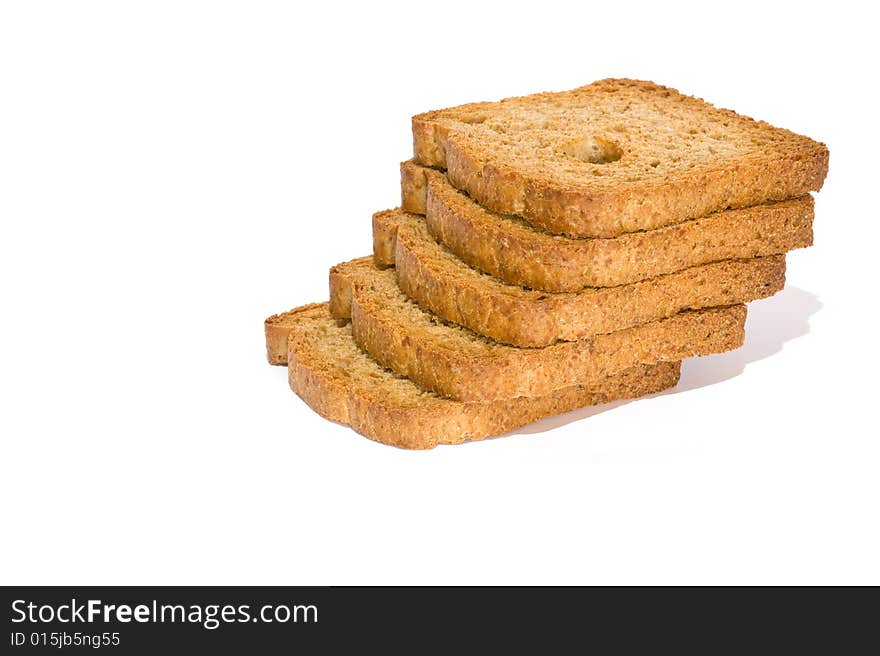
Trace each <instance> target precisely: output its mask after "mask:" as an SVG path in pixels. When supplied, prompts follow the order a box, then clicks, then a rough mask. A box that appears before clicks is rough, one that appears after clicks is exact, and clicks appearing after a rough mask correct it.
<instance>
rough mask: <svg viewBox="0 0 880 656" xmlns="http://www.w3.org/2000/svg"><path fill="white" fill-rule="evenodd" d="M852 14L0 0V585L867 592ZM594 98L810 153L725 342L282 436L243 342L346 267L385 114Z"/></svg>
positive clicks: (864, 370) (873, 206)
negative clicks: (732, 337)
mask: <svg viewBox="0 0 880 656" xmlns="http://www.w3.org/2000/svg"><path fill="white" fill-rule="evenodd" d="M780 4H781V3H780ZM868 6H870V3H853V4H852V5H848V4H847V3H842V2H834V3H819V4H816V5H811V4H805V3H791V5H790V6H788V7H782V6H779V7H777V4H776V3H769V2H761V3H747V2H739V3H735V4H729V3H728V4H726V5H723V6H722V5H719V6H718V7H719V8H718V9H717V10H716V9H714V8H713V7H714V5H712V4H711V3H697V4H694V5H693V6H676V5H674V4H670V3H668V2H650V3H645V4H644V5H640V6H627V5H626V4H625V3H620V2H615V3H601V4H598V3H581V2H578V3H571V4H570V5H565V4H558V3H554V2H548V1H544V0H542V1H541V2H539V3H531V4H523V5H518V4H516V3H512V2H505V3H502V4H499V5H497V6H492V7H489V6H488V5H487V6H485V7H484V6H483V5H482V4H481V3H474V2H468V3H454V2H442V3H431V2H412V3H397V4H395V5H392V6H385V7H381V6H380V5H379V4H377V3H375V2H369V3H358V4H356V5H352V6H349V7H346V6H337V5H334V4H333V3H329V2H317V3H303V2H283V3H282V2H278V3H272V2H216V1H215V2H157V1H155V0H154V1H153V2H76V3H74V2H54V3H53V2H39V3H37V2H6V3H3V4H2V9H0V222H2V238H0V275H2V301H3V302H2V306H0V311H2V313H3V320H2V339H0V356H2V365H0V370H2V388H0V394H2V397H0V404H2V410H0V432H2V461H0V492H2V496H0V504H2V517H0V532H2V537H0V582H2V583H6V584H11V583H22V584H38V583H40V584H50V583H55V584H61V583H68V584H86V583H89V584H123V583H125V584H134V583H144V584H146V583H157V584H158V583H168V584H199V583H202V584H233V583H234V584H244V583H248V584H339V583H734V584H736V583H869V582H870V583H874V584H877V583H880V564H878V563H880V559H878V556H877V555H878V553H880V531H878V498H880V476H878V465H880V462H878V460H880V458H878V456H880V443H878V429H877V423H878V422H877V412H878V406H880V404H878V402H877V399H876V393H877V387H878V364H880V363H878V358H877V350H876V349H877V346H876V343H877V334H876V326H877V323H876V308H875V303H876V301H877V293H876V287H875V285H876V282H877V274H876V266H877V261H878V250H877V248H878V240H880V231H878V219H880V217H878V211H877V203H876V199H875V198H874V195H875V193H876V187H877V185H876V177H877V173H876V171H877V167H878V157H880V155H878V153H880V148H878V147H880V144H878V136H877V135H878V129H877V117H876V112H877V104H876V102H875V100H874V99H875V94H876V93H877V89H876V86H877V85H876V81H877V78H876V62H877V61H878V55H880V53H878V48H877V45H876V42H877V41H876V34H875V29H874V28H875V27H876V21H875V20H874V19H873V18H871V17H869V16H868V15H867V14H865V13H862V12H863V10H862V9H859V7H868ZM609 76H626V77H634V78H644V79H653V80H655V81H657V82H661V83H664V84H668V85H670V86H673V87H676V88H679V89H680V90H682V91H684V92H686V93H692V94H696V95H699V96H702V97H704V98H706V99H708V100H710V101H712V102H714V103H716V104H718V105H721V106H724V107H730V108H733V109H736V110H738V111H740V112H741V113H745V114H747V115H750V116H754V117H757V118H761V119H765V120H767V121H770V122H771V123H774V124H777V125H781V126H784V127H787V128H790V129H792V130H795V131H797V132H800V133H803V134H807V135H809V136H811V137H813V138H815V139H818V140H821V141H824V142H826V143H827V144H828V145H829V147H830V149H831V172H830V174H829V176H828V179H827V182H826V185H825V189H824V190H823V191H822V193H821V194H819V195H818V197H817V206H816V211H817V218H816V224H815V238H816V245H815V247H813V248H811V249H809V250H803V251H798V252H795V253H793V254H792V255H791V256H790V257H789V273H788V288H787V289H786V290H785V291H784V292H783V293H781V294H779V295H777V296H776V297H774V298H772V299H769V300H765V301H761V302H759V303H754V304H753V305H752V306H751V309H750V318H749V323H748V326H747V330H748V339H747V343H746V346H745V347H744V348H743V349H741V350H739V351H737V352H733V353H729V354H726V355H722V356H717V357H711V358H705V359H702V360H699V361H696V362H689V363H687V364H686V366H685V367H684V371H683V380H682V383H681V384H680V386H679V387H678V389H676V390H675V391H673V392H670V393H667V394H663V395H660V396H657V397H654V398H651V399H646V400H641V401H637V402H632V403H625V404H618V405H617V406H616V407H611V408H603V409H601V410H600V411H596V410H592V411H586V412H580V413H573V414H569V415H567V416H564V417H562V418H557V419H552V420H548V421H545V422H543V423H542V424H539V425H538V426H537V427H529V428H527V429H524V430H521V431H517V432H516V434H515V435H513V436H508V437H505V438H503V439H495V440H489V441H486V442H482V443H475V444H470V445H464V446H460V447H441V448H438V449H435V450H433V451H430V452H406V451H401V450H396V449H393V448H390V447H386V446H382V445H379V444H375V443H372V442H370V441H368V440H366V439H363V438H362V437H360V436H358V435H357V434H355V433H354V432H353V431H351V430H350V429H348V428H346V427H343V426H337V425H334V424H332V423H330V422H327V421H325V420H323V419H320V418H319V417H317V416H316V415H315V414H314V413H313V412H311V411H310V410H309V409H308V408H307V407H306V406H305V405H304V404H303V403H302V402H301V401H300V400H299V399H298V398H297V397H296V396H295V395H294V394H293V393H291V391H290V390H289V388H288V387H287V383H286V377H285V370H284V369H283V368H271V367H269V366H268V365H267V364H266V362H265V354H264V342H263V326H262V321H263V318H264V317H265V316H267V315H269V314H272V313H274V312H277V311H281V310H286V309H289V308H291V307H294V306H296V305H300V304H303V303H306V302H312V301H319V300H323V299H325V298H326V295H327V289H326V288H327V281H326V272H327V269H328V267H329V266H330V265H332V264H334V263H336V262H339V261H342V260H346V259H350V258H353V257H357V256H361V255H366V254H368V253H369V251H370V215H371V213H372V212H373V211H374V210H378V209H382V208H386V207H391V206H394V205H395V204H396V203H397V202H398V169H397V165H398V162H399V161H400V160H402V159H405V158H407V156H408V154H409V153H410V149H411V141H410V133H409V117H410V116H411V115H412V114H414V113H417V112H420V111H424V110H427V109H431V108H436V107H442V106H449V105H455V104H458V103H462V102H467V101H473V100H487V99H497V98H500V97H504V96H508V95H517V94H525V93H530V92H535V91H540V90H561V89H567V88H572V87H575V86H579V85H581V84H585V83H588V82H591V81H593V80H595V79H599V78H603V77H609ZM554 426H555V428H554V429H553V430H544V429H547V428H550V427H554Z"/></svg>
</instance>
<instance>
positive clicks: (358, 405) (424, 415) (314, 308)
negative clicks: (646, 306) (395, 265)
mask: <svg viewBox="0 0 880 656" xmlns="http://www.w3.org/2000/svg"><path fill="white" fill-rule="evenodd" d="M270 326H272V331H273V332H274V333H278V332H279V331H281V330H284V331H286V333H287V339H288V348H289V356H288V354H287V348H285V349H284V350H283V351H278V345H277V340H276V339H275V338H274V335H273V336H272V337H271V339H270V331H269V327H270ZM266 327H267V332H266V338H267V351H268V353H269V360H270V361H278V360H280V359H285V360H286V359H288V357H289V360H290V363H289V366H288V380H289V382H290V387H291V388H292V389H293V391H294V392H296V394H297V395H299V396H300V397H301V398H302V399H303V400H304V401H305V402H306V403H307V404H308V405H309V406H310V407H312V409H314V410H315V411H316V412H317V413H318V414H320V415H322V416H323V417H326V418H328V419H330V420H332V421H337V422H340V423H344V424H348V425H350V426H351V427H352V428H354V429H355V430H356V431H358V432H359V433H361V434H363V435H365V436H366V437H368V438H370V439H372V440H376V441H379V442H382V443H385V444H390V445H393V446H398V447H401V448H407V449H429V448H432V447H434V446H436V445H437V444H458V443H460V442H464V441H468V440H478V439H483V438H485V437H489V436H491V435H498V434H500V433H504V432H506V431H509V430H512V429H514V428H517V427H519V426H522V425H525V424H527V423H530V422H532V421H535V420H537V419H540V418H542V417H545V416H548V415H552V414H558V413H561V412H567V411H569V410H573V409H575V408H579V407H583V406H586V405H594V404H599V403H605V402H608V401H611V400H614V399H621V398H633V397H637V396H643V395H645V394H651V393H654V392H658V391H660V390H663V389H666V388H668V387H671V386H673V385H675V384H676V382H678V377H679V364H680V363H678V362H670V363H661V364H657V365H640V366H637V367H633V368H631V369H628V370H627V371H625V372H622V373H621V374H618V375H617V376H614V377H609V378H606V379H604V380H602V381H600V382H599V383H597V384H596V385H594V386H592V387H587V386H572V387H568V388H566V389H563V390H559V391H557V392H554V393H553V394H550V395H547V396H544V397H539V398H516V399H506V400H502V401H497V402H493V403H460V402H457V401H451V400H448V399H443V398H440V397H437V396H435V395H433V394H430V393H427V392H423V391H422V390H420V389H419V388H417V387H416V386H415V385H414V384H413V383H411V382H410V381H406V380H402V379H400V378H397V377H395V376H394V375H393V374H391V373H389V372H387V371H385V370H383V369H381V368H380V367H379V366H378V365H377V364H376V363H374V362H373V361H372V360H370V358H369V357H368V356H367V355H365V354H363V353H362V352H360V351H359V350H358V348H357V346H356V345H355V343H354V340H353V339H352V338H351V333H350V330H349V329H348V328H347V327H342V326H338V325H337V324H336V323H335V322H334V321H333V320H332V319H331V318H330V317H329V314H328V308H327V304H326V303H321V304H314V305H309V306H305V307H302V308H297V309H295V310H291V311H289V312H285V313H283V314H280V315H275V316H274V317H270V318H269V319H267V321H266Z"/></svg>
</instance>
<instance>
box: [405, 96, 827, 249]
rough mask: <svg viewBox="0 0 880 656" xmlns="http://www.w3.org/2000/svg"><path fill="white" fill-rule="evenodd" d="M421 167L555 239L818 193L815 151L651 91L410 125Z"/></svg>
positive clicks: (423, 118)
mask: <svg viewBox="0 0 880 656" xmlns="http://www.w3.org/2000/svg"><path fill="white" fill-rule="evenodd" d="M412 129H413V147H414V156H415V159H416V161H417V162H418V163H419V164H423V165H426V166H434V167H440V168H445V169H447V173H448V176H449V179H450V181H451V182H452V183H453V184H454V185H455V186H456V187H458V188H459V189H462V190H464V191H466V192H468V193H469V194H470V195H471V196H472V197H473V198H474V200H476V201H477V202H479V203H480V204H481V205H483V206H484V207H486V208H487V209H490V210H492V211H495V212H501V213H507V214H516V215H519V216H522V217H524V218H525V219H527V220H528V221H529V222H531V223H533V224H534V225H537V226H540V227H541V228H543V229H545V230H547V231H548V232H551V233H554V234H562V235H568V236H571V237H616V236H618V235H621V234H624V233H628V232H635V231H639V230H650V229H653V228H658V227H661V226H665V225H671V224H675V223H680V222H682V221H685V220H688V219H692V218H698V217H702V216H705V215H707V214H710V213H712V212H716V211H720V210H724V209H728V208H738V207H748V206H751V205H755V204H758V203H763V202H767V201H777V200H784V199H787V198H791V197H795V196H801V195H803V194H805V193H808V192H809V191H818V190H819V189H820V188H821V187H822V183H823V181H824V179H825V175H826V173H827V171H828V149H827V148H826V147H825V145H824V144H821V143H818V142H816V141H813V140H811V139H809V138H807V137H804V136H800V135H797V134H794V133H793V132H789V131H788V130H784V129H781V128H776V127H773V126H771V125H769V124H767V123H764V122H762V121H755V120H753V119H750V118H747V117H744V116H740V115H739V114H736V113H735V112H732V111H730V110H726V109H719V108H716V107H714V106H713V105H711V104H709V103H707V102H705V101H703V100H700V99H698V98H693V97H690V96H685V95H682V94H680V93H678V92H677V91H675V90H673V89H669V88H667V87H663V86H659V85H657V84H654V83H652V82H642V81H636V80H602V81H599V82H595V83H593V84H590V85H587V86H584V87H580V88H578V89H574V90H572V91H565V92H559V93H539V94H535V95H531V96H523V97H517V98H508V99H506V100H502V101H499V102H484V103H473V104H469V105H461V106H459V107H453V108H449V109H442V110H436V111H432V112H427V113H424V114H419V115H417V116H414V117H413V120H412Z"/></svg>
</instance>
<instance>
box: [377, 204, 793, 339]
mask: <svg viewBox="0 0 880 656" xmlns="http://www.w3.org/2000/svg"><path fill="white" fill-rule="evenodd" d="M373 226H374V234H375V233H376V232H378V233H382V234H388V233H390V232H393V231H394V230H395V229H396V237H395V238H394V260H395V264H396V266H395V270H396V274H397V283H398V285H399V286H400V288H401V290H403V293H404V294H405V295H406V296H407V297H409V298H410V299H412V300H413V301H415V302H417V303H418V304H419V305H421V306H422V307H423V308H425V309H427V310H430V311H431V312H433V313H434V314H436V315H438V316H439V317H441V318H443V319H445V320H447V321H451V322H453V323H456V324H459V325H461V326H465V327H467V328H470V329H471V330H473V331H474V332H476V333H478V334H480V335H483V336H485V337H491V338H492V339H494V340H496V341H499V342H503V343H505V344H512V345H514V346H524V347H539V346H548V345H550V344H553V343H554V342H557V341H560V340H577V339H584V338H588V337H591V336H593V335H597V334H601V333H610V332H614V331H617V330H622V329H625V328H629V327H631V326H637V325H639V324H643V323H647V322H649V321H654V320H657V319H662V318H664V317H669V316H672V315H674V314H675V313H677V312H681V311H682V310H687V309H696V308H704V307H715V306H721V305H733V304H735V303H746V302H748V301H752V300H755V299H758V298H764V297H766V296H771V295H772V294H775V293H776V292H778V291H779V290H780V289H782V287H783V285H784V284H785V256H784V255H773V256H768V257H762V258H752V259H748V260H722V261H720V262H713V263H711V264H704V265H701V266H698V267H691V268H689V269H685V270H683V271H677V272H675V273H670V274H666V275H663V276H658V277H656V278H651V279H649V280H645V281H641V282H636V283H631V284H629V285H620V286H617V287H595V288H587V289H583V290H581V291H578V292H566V293H546V292H540V291H535V290H529V289H523V288H522V287H517V286H514V285H508V284H506V283H504V282H502V281H500V280H497V279H496V278H493V277H492V276H489V275H486V274H484V273H480V272H479V271H476V270H475V269H473V268H471V267H469V266H468V265H467V264H465V263H464V262H462V261H461V260H459V259H458V258H457V257H456V256H455V255H453V254H452V253H450V252H449V251H448V250H447V249H445V248H444V247H443V246H441V245H439V244H438V243H437V242H436V241H434V239H433V238H432V237H431V236H430V234H429V233H428V229H427V227H426V226H425V221H424V219H423V218H422V217H420V216H417V215H414V214H408V213H405V212H402V211H400V210H387V211H384V212H379V213H377V214H376V215H374V217H373Z"/></svg>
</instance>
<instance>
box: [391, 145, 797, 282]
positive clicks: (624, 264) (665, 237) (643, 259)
mask: <svg viewBox="0 0 880 656" xmlns="http://www.w3.org/2000/svg"><path fill="white" fill-rule="evenodd" d="M400 171H401V198H402V202H401V206H402V208H403V209H404V210H406V211H409V212H413V213H416V214H424V215H425V225H426V226H427V228H428V232H429V233H430V234H431V236H432V237H433V238H434V239H435V240H436V241H438V242H440V243H441V244H443V245H444V246H446V248H448V249H449V250H450V251H451V252H452V253H454V254H455V255H456V256H458V258H459V259H460V260H462V261H463V262H465V263H466V264H469V265H470V266H472V267H475V268H477V269H479V270H480V271H483V272H485V273H488V274H490V275H493V276H495V277H496V278H499V279H501V280H503V281H504V282H507V283H510V284H512V285H521V286H523V287H529V288H531V289H537V290H541V291H549V292H571V291H577V290H580V289H583V288H585V287H613V286H617V285H626V284H629V283H633V282H638V281H640V280H646V279H648V278H653V277H656V276H660V275H663V274H666V273H673V272H675V271H681V270H682V269H687V268H689V267H693V266H699V265H701V264H708V263H710V262H717V261H720V260H729V259H748V258H754V257H763V256H766V255H775V254H779V253H785V252H787V251H790V250H793V249H795V248H803V247H806V246H810V245H811V244H812V243H813V198H812V196H810V195H806V196H801V197H800V198H795V199H792V200H787V201H781V202H776V203H765V204H762V205H757V206H754V207H748V208H744V209H738V210H727V211H724V212H716V213H714V214H710V215H709V216H707V217H704V218H701V219H692V220H690V221H685V222H683V223H679V224H676V225H672V226H666V227H664V228H657V229H656V230H648V231H643V232H634V233H629V234H625V235H621V236H619V237H613V238H609V239H570V238H568V237H562V236H559V235H551V234H549V233H547V232H544V231H541V230H538V229H535V228H533V227H532V226H530V225H528V224H527V223H525V222H524V221H522V220H521V219H518V218H517V217H513V216H505V215H501V214H496V213H494V212H490V211H489V210H487V209H485V208H483V207H482V206H480V205H479V204H477V203H476V202H474V201H473V200H472V199H471V198H470V197H468V196H467V194H464V193H462V192H461V191H459V190H457V189H456V188H455V187H453V186H452V185H451V184H450V183H449V180H448V179H447V178H446V176H445V175H444V174H443V173H442V172H440V171H436V170H434V169H429V168H427V167H423V166H420V165H418V164H416V163H414V162H413V161H407V162H403V163H402V164H401V165H400ZM385 225H387V224H382V223H380V224H379V226H380V232H379V234H378V235H376V234H374V242H375V249H374V253H375V255H376V258H377V262H378V263H379V264H386V265H390V264H393V263H394V251H393V244H394V238H393V235H390V234H387V233H383V232H382V231H381V228H382V227H384V226H385Z"/></svg>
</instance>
